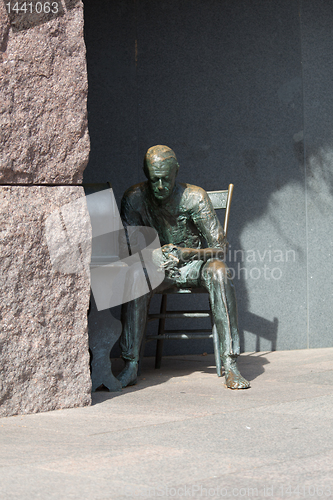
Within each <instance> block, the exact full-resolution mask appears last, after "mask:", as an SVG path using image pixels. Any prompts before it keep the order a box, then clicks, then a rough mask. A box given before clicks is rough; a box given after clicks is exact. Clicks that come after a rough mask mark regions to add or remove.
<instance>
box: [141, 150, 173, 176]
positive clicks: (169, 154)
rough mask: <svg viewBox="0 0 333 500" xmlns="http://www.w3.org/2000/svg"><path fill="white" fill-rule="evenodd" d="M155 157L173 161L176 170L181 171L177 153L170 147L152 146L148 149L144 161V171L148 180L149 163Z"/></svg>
mask: <svg viewBox="0 0 333 500" xmlns="http://www.w3.org/2000/svg"><path fill="white" fill-rule="evenodd" d="M154 157H155V158H156V159H157V158H161V159H162V160H167V159H173V163H174V168H176V169H177V172H178V169H179V165H178V161H177V157H176V154H175V152H174V151H173V150H172V149H171V148H169V147H168V146H161V145H158V146H152V147H151V148H149V149H148V151H147V153H146V154H145V157H144V160H143V171H144V173H145V176H146V177H147V178H148V174H149V172H148V162H150V161H152V160H153V159H154Z"/></svg>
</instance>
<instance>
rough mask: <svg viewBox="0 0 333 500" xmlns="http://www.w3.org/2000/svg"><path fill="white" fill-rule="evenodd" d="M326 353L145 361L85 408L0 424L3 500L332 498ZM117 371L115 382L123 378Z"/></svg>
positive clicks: (330, 382)
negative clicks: (225, 365)
mask: <svg viewBox="0 0 333 500" xmlns="http://www.w3.org/2000/svg"><path fill="white" fill-rule="evenodd" d="M332 360H333V348H328V349H314V350H299V351H279V352H261V353H247V354H243V355H242V356H241V357H240V362H239V366H240V368H241V371H242V373H243V375H244V376H245V377H247V378H249V379H250V380H251V386H252V387H251V389H248V390H245V391H231V390H229V389H226V388H225V387H224V385H223V379H220V378H218V377H217V376H216V374H215V367H214V359H213V356H212V355H207V356H178V357H165V358H163V364H162V368H161V370H159V371H157V370H154V368H153V363H154V361H153V359H152V358H146V359H145V360H144V366H143V369H142V374H141V376H140V378H139V382H138V384H137V385H136V386H134V387H130V388H127V389H124V390H123V391H122V392H118V393H108V392H104V391H100V392H96V393H94V395H93V405H92V406H91V407H85V408H76V409H68V410H58V411H53V412H48V413H40V414H33V415H24V416H21V415H19V416H15V417H8V418H2V419H0V450H1V451H0V499H1V500H2V499H4V500H11V499H20V500H28V499H29V500H30V499H31V500H36V499H45V500H49V499H50V500H53V499H55V500H65V499H66V500H67V499H81V500H111V499H112V500H113V499H115V500H118V499H119V500H122V499H125V498H130V499H131V498H142V499H146V498H154V499H155V498H156V499H159V498H165V499H167V498H177V499H178V498H179V499H180V498H196V499H199V498H210V499H218V498H230V499H231V498H246V499H252V498H274V499H292V498H295V499H302V498H333V362H332ZM119 363H121V361H120V360H119V361H117V362H116V363H115V371H117V369H118V370H119V369H120V368H121V366H120V364H119Z"/></svg>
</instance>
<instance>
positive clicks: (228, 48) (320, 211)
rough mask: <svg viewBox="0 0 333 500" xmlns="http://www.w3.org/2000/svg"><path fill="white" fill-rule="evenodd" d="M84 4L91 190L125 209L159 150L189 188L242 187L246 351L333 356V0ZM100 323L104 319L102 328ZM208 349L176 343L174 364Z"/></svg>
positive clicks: (239, 283) (168, 348)
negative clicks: (128, 193)
mask: <svg viewBox="0 0 333 500" xmlns="http://www.w3.org/2000/svg"><path fill="white" fill-rule="evenodd" d="M84 4H85V35H86V45H87V62H88V78H89V100H88V110H89V130H90V137H91V155H90V162H89V165H88V167H87V169H86V171H85V174H84V181H85V182H105V181H106V180H109V181H111V183H112V185H113V187H114V191H115V195H116V198H117V200H118V201H119V200H120V198H121V195H122V193H123V192H124V190H125V189H126V188H127V187H128V186H130V185H132V184H134V183H136V182H139V181H141V180H144V176H143V173H142V159H143V156H144V153H145V151H146V150H147V148H148V147H150V146H151V145H154V144H167V145H169V146H170V147H172V148H173V149H174V150H175V151H176V153H177V156H178V159H179V163H180V165H181V170H180V173H179V179H180V180H181V181H186V182H189V183H193V184H197V185H200V186H202V187H203V188H205V189H207V190H210V189H222V188H225V187H226V186H227V185H228V184H229V183H230V182H233V183H234V184H235V193H234V198H233V206H232V214H231V221H230V232H229V238H228V239H229V242H230V247H229V250H230V260H229V265H230V267H232V268H234V270H235V280H234V281H235V285H236V290H237V296H238V304H239V323H240V329H241V336H242V348H243V350H246V351H254V350H271V349H296V348H306V347H326V346H333V336H332V334H331V325H332V319H333V318H332V314H333V313H332V310H333V308H332V281H333V271H332V269H333V266H332V264H333V262H332V261H333V248H332V230H331V227H332V218H333V216H332V213H333V212H332V206H333V193H332V176H333V174H332V164H333V139H332V121H333V98H332V90H331V87H332V85H331V82H332V78H331V77H333V69H332V68H333V65H332V54H333V40H332V29H331V26H332V22H333V5H332V3H331V2H324V1H313V0H299V1H296V0H237V1H235V0H137V1H135V0H112V2H107V1H106V0H85V2H84ZM235 251H236V253H235ZM196 300H198V299H196ZM114 314H115V315H117V314H119V311H114ZM98 322H99V320H98V313H97V312H96V311H95V312H93V314H92V319H91V328H94V327H95V328H97V327H98V328H99V327H100V326H98ZM96 325H97V326H96ZM105 326H107V325H105ZM208 350H211V346H210V345H209V344H208V345H207V344H205V343H203V342H197V343H191V344H187V343H184V342H173V343H170V344H166V345H165V352H166V353H169V354H170V353H175V352H178V353H182V352H202V351H208Z"/></svg>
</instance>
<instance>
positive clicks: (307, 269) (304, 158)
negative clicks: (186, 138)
mask: <svg viewBox="0 0 333 500" xmlns="http://www.w3.org/2000/svg"><path fill="white" fill-rule="evenodd" d="M302 7H303V0H299V22H300V47H301V70H302V100H303V103H302V107H303V113H302V115H303V168H304V200H305V243H306V247H305V248H306V254H305V259H306V271H305V272H306V347H307V349H309V348H310V310H309V309H310V301H309V296H310V290H309V224H308V188H307V172H306V146H305V121H306V120H305V107H304V103H305V91H304V66H303V29H302V14H303V9H302Z"/></svg>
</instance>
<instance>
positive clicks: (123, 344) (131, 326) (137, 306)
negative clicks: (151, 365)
mask: <svg viewBox="0 0 333 500" xmlns="http://www.w3.org/2000/svg"><path fill="white" fill-rule="evenodd" d="M150 297H151V294H146V295H142V296H141V297H139V298H137V299H134V300H132V301H131V302H127V303H126V304H123V306H122V309H121V316H122V317H121V322H122V325H123V331H122V334H121V337H120V348H121V352H122V357H123V359H124V360H125V368H124V369H123V371H122V372H121V373H120V374H119V375H118V377H117V378H118V380H119V381H120V382H121V385H122V387H127V386H128V385H134V384H136V382H137V372H138V362H139V356H140V347H141V342H142V339H143V336H144V333H145V330H146V321H147V313H148V306H149V301H150Z"/></svg>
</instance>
